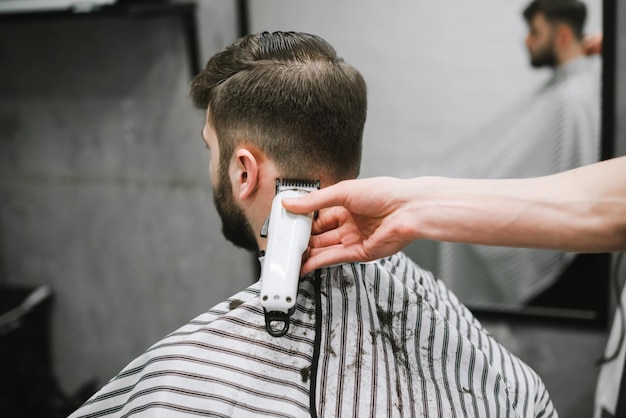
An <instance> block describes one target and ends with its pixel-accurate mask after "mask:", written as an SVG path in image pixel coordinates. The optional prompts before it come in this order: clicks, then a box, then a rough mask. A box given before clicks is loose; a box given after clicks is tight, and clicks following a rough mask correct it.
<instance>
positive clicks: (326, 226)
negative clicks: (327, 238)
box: [311, 206, 349, 234]
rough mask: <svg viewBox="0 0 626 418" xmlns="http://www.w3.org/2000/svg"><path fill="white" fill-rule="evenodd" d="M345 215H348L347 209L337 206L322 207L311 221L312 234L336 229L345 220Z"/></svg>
mask: <svg viewBox="0 0 626 418" xmlns="http://www.w3.org/2000/svg"><path fill="white" fill-rule="evenodd" d="M346 216H349V214H347V210H346V209H344V208H342V207H339V206H335V207H331V208H328V209H323V210H321V211H320V212H319V213H318V216H317V218H316V219H315V220H314V221H313V225H312V227H311V232H312V233H313V234H321V233H324V232H327V231H331V230H334V229H337V228H339V227H340V226H341V224H342V222H343V221H345V219H346Z"/></svg>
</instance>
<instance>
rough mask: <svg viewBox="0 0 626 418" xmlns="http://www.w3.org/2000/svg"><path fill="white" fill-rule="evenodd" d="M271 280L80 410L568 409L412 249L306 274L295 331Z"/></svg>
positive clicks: (234, 413) (277, 413) (372, 413)
mask: <svg viewBox="0 0 626 418" xmlns="http://www.w3.org/2000/svg"><path fill="white" fill-rule="evenodd" d="M259 290H260V283H259V282H257V283H255V284H254V285H252V286H251V287H249V288H248V289H246V290H244V291H242V292H240V293H238V294H237V295H235V296H233V297H232V298H230V299H228V300H226V301H225V302H223V303H221V304H219V305H217V306H216V307H214V308H213V309H211V310H209V311H208V312H206V313H204V314H202V315H200V316H198V317H197V318H195V319H194V320H192V321H191V322H189V323H188V324H187V325H185V326H183V327H182V328H180V329H178V330H177V331H175V332H173V333H172V334H170V335H169V336H167V337H166V338H164V339H163V340H161V341H160V342H158V343H157V344H155V345H153V346H152V347H151V348H150V349H148V350H147V351H146V352H145V353H144V354H143V355H141V356H140V357H138V358H137V359H135V360H134V361H133V362H131V363H130V364H129V365H128V366H127V367H126V368H125V369H124V370H122V371H121V372H120V373H119V374H118V375H117V376H116V377H115V378H114V379H112V380H111V381H110V382H109V383H108V384H107V385H105V386H104V387H103V388H102V389H101V390H100V391H99V392H97V393H96V394H95V395H94V396H93V397H92V398H91V399H90V400H88V401H87V402H86V403H85V404H84V405H83V406H82V407H81V408H80V409H79V410H77V411H76V412H74V414H72V415H71V417H72V418H77V417H105V416H107V417H108V416H115V417H130V416H141V417H182V416H214V417H249V416H258V415H264V416H274V417H303V416H313V417H344V416H345V417H385V416H389V417H391V416H393V417H446V418H447V417H539V416H541V417H556V416H557V413H556V411H555V410H554V407H553V405H552V402H551V401H550V397H549V395H548V393H547V391H546V389H545V386H544V384H543V382H542V381H541V379H540V378H539V377H538V376H537V374H536V373H535V372H534V371H533V370H531V369H530V367H528V366H527V365H525V364H524V363H523V362H522V361H520V360H519V359H518V358H516V357H515V356H513V355H512V354H511V353H509V352H508V351H507V350H506V349H505V348H503V347H502V346H501V345H499V344H498V343H497V342H496V341H495V340H494V339H493V338H492V337H491V336H490V335H489V334H488V332H487V331H486V330H485V329H484V328H482V326H481V325H480V323H479V322H478V321H477V320H476V319H475V318H474V317H473V316H472V315H471V313H470V312H469V311H468V310H467V308H465V307H464V306H463V305H462V304H461V303H459V301H458V300H457V298H456V297H455V296H454V295H453V294H452V293H450V291H449V290H448V289H447V288H446V287H445V285H444V284H443V283H442V282H441V281H438V280H436V279H435V278H434V277H433V276H432V274H431V273H430V272H427V271H424V270H422V269H420V268H419V267H418V266H417V265H415V264H414V263H413V262H412V261H411V260H410V259H408V258H407V257H406V256H405V255H404V254H403V253H398V254H396V255H394V256H392V257H389V258H386V259H381V260H378V261H376V262H371V263H362V264H360V263H355V264H343V265H338V266H333V267H328V268H324V269H321V270H318V271H316V272H315V273H314V274H311V275H307V276H305V277H303V278H302V280H301V283H300V288H299V293H298V301H297V306H296V311H295V313H294V314H293V316H292V317H291V323H290V328H289V331H288V333H287V334H286V335H285V336H283V337H278V338H275V337H272V336H270V335H269V334H268V333H267V331H266V329H265V319H264V314H263V310H262V307H261V304H260V300H259Z"/></svg>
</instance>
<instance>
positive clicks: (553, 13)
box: [524, 0, 587, 40]
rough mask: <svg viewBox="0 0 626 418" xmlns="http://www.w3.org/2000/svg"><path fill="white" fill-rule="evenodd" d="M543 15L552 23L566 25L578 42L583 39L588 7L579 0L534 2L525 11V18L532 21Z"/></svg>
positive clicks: (536, 0)
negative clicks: (538, 15)
mask: <svg viewBox="0 0 626 418" xmlns="http://www.w3.org/2000/svg"><path fill="white" fill-rule="evenodd" d="M538 13H543V15H544V16H545V17H546V20H547V21H548V22H550V23H565V24H566V25H568V26H569V27H570V28H572V32H573V33H574V35H575V36H576V38H577V39H578V40H582V39H583V27H584V25H585V19H586V18H587V7H586V6H585V3H583V2H581V1H579V0H534V1H533V2H531V3H530V4H529V5H528V6H527V7H526V9H524V18H525V19H526V21H527V22H529V23H530V21H531V20H532V19H533V18H534V17H535V15H537V14H538Z"/></svg>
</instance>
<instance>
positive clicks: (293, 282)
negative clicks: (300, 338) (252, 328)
mask: <svg viewBox="0 0 626 418" xmlns="http://www.w3.org/2000/svg"><path fill="white" fill-rule="evenodd" d="M318 188H319V181H317V182H310V181H302V180H277V182H276V197H275V198H274V200H273V201H272V210H271V213H270V217H269V225H268V228H267V238H268V242H267V248H266V250H265V258H264V260H263V267H262V270H261V305H262V306H263V309H264V311H265V325H266V329H267V331H268V332H269V333H270V334H271V335H273V336H275V337H279V336H282V335H284V334H285V333H286V332H287V329H288V328H289V317H290V316H291V314H292V313H293V311H294V309H295V305H296V298H297V294H298V282H299V279H300V266H301V265H302V254H303V253H304V251H305V250H306V248H307V246H308V243H309V238H310V236H311V224H312V218H313V214H312V213H311V214H308V215H298V214H295V213H291V212H288V211H287V210H286V209H285V208H284V207H283V205H282V200H283V199H284V198H286V197H300V196H302V195H304V194H306V193H309V192H310V191H312V190H315V189H318ZM262 235H263V234H262Z"/></svg>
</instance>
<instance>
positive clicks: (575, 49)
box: [556, 43, 585, 68]
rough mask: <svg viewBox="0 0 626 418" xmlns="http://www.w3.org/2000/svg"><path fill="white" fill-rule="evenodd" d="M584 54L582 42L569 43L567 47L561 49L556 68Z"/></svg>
mask: <svg viewBox="0 0 626 418" xmlns="http://www.w3.org/2000/svg"><path fill="white" fill-rule="evenodd" d="M584 56H585V53H584V50H583V46H582V44H579V43H576V44H573V45H571V46H570V47H569V48H567V49H564V50H562V51H561V53H560V54H559V57H558V64H557V66H556V67H557V68H559V67H563V66H565V65H567V64H569V63H570V62H572V61H574V60H577V59H578V58H582V57H584Z"/></svg>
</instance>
